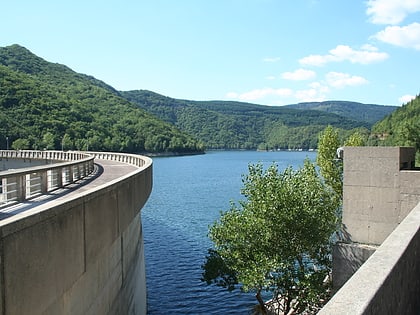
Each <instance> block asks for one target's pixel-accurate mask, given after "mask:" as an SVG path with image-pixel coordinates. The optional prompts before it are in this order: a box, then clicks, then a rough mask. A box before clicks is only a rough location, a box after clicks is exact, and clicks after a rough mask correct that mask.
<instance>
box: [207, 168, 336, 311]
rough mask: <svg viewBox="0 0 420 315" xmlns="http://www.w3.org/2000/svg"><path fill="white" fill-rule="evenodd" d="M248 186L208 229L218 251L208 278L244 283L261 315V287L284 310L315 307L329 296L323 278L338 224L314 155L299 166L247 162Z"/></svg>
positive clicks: (231, 285) (211, 260)
mask: <svg viewBox="0 0 420 315" xmlns="http://www.w3.org/2000/svg"><path fill="white" fill-rule="evenodd" d="M243 185H244V186H243V189H242V191H241V193H242V194H243V195H244V197H245V198H246V199H245V200H242V201H240V202H239V204H234V203H232V204H231V208H230V209H229V210H228V211H226V212H224V213H222V215H221V217H220V220H219V221H217V222H215V223H214V224H213V225H212V226H211V227H210V230H209V237H210V239H211V240H212V242H213V243H214V249H212V250H211V251H210V252H209V256H208V257H207V261H206V264H204V266H203V269H204V273H203V279H204V280H206V281H207V282H208V283H216V284H218V285H224V286H226V287H228V288H230V289H233V288H234V287H235V284H237V283H240V285H241V288H242V289H243V290H245V291H254V292H256V297H257V300H258V301H259V305H260V308H261V311H262V312H263V313H264V312H266V311H267V304H265V303H264V302H263V300H262V295H261V293H262V292H263V291H268V292H271V294H272V297H273V299H274V301H275V302H276V303H274V305H276V307H277V308H278V313H279V314H288V312H289V311H290V310H291V309H294V311H295V312H296V313H299V312H301V311H303V310H304V309H305V308H307V307H308V305H316V304H317V303H319V301H320V299H322V298H323V297H324V295H325V294H326V288H325V287H324V283H323V280H324V278H325V276H326V275H327V274H328V272H329V270H330V257H329V250H330V247H329V245H330V243H329V242H330V236H331V234H332V233H333V231H334V229H335V224H336V216H335V210H336V209H335V208H336V204H335V202H334V200H333V199H334V198H333V196H332V191H331V189H327V188H326V187H325V185H324V182H323V180H322V179H321V178H320V177H319V175H318V173H317V171H316V169H315V165H314V164H312V163H311V162H310V161H309V160H306V161H305V163H304V165H303V167H301V168H300V169H298V170H296V171H295V170H293V169H292V168H290V167H289V168H287V169H285V170H284V171H283V172H279V171H278V168H277V166H276V165H275V164H273V165H272V166H270V167H269V168H268V169H267V170H264V168H263V166H262V164H257V165H250V166H249V174H248V175H247V176H245V177H244V178H243ZM297 301H298V302H299V303H296V302H297ZM273 307H274V306H273Z"/></svg>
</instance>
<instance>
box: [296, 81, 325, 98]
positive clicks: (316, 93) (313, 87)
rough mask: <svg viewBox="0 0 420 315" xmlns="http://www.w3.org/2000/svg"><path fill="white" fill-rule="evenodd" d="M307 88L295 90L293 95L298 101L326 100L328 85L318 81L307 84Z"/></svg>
mask: <svg viewBox="0 0 420 315" xmlns="http://www.w3.org/2000/svg"><path fill="white" fill-rule="evenodd" d="M309 87H310V88H309V89H306V90H299V91H296V93H295V97H296V99H297V100H298V101H299V102H322V101H325V100H326V94H327V93H328V92H329V91H330V89H329V87H328V86H326V85H322V84H321V83H319V82H312V83H311V84H309Z"/></svg>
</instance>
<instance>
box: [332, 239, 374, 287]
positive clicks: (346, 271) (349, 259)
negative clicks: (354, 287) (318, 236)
mask: <svg viewBox="0 0 420 315" xmlns="http://www.w3.org/2000/svg"><path fill="white" fill-rule="evenodd" d="M375 250H376V247H374V246H368V245H361V244H347V243H337V244H335V245H334V246H333V251H332V256H333V268H332V270H333V277H332V278H333V290H334V291H337V290H338V289H340V288H341V287H342V286H343V285H344V283H346V282H347V280H348V279H350V277H351V276H352V275H353V274H354V273H355V272H356V271H357V270H358V269H359V268H360V266H361V265H362V264H363V263H364V262H365V261H366V260H367V259H368V258H369V257H370V256H371V255H372V254H373V253H374V252H375Z"/></svg>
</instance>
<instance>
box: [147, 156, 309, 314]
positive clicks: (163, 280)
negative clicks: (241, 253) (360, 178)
mask: <svg viewBox="0 0 420 315" xmlns="http://www.w3.org/2000/svg"><path fill="white" fill-rule="evenodd" d="M306 157H309V158H311V159H314V158H315V153H314V152H253V151H221V152H209V153H207V154H205V155H199V156H184V157H166V158H154V159H153V163H154V164H153V165H154V166H153V172H154V186H153V192H152V195H151V196H150V198H149V200H148V202H147V204H146V206H145V207H144V208H143V210H142V221H143V235H144V244H145V256H146V277H147V289H148V314H150V315H157V314H249V313H250V309H251V308H252V306H253V305H255V304H256V300H255V298H254V296H253V294H244V293H240V292H239V291H238V292H235V291H234V292H228V291H226V290H225V289H223V288H219V287H216V286H207V285H206V284H205V283H203V282H201V281H200V277H201V273H202V270H201V265H202V264H203V262H204V259H205V256H206V253H207V249H208V248H209V247H211V242H210V241H209V239H208V238H207V231H208V226H209V225H211V224H212V223H213V222H214V221H215V220H216V219H217V218H218V217H219V216H220V211H221V210H227V209H229V204H230V201H231V200H234V201H237V200H239V199H241V195H240V189H241V187H242V175H243V174H247V172H248V164H249V163H254V164H255V163H257V162H263V163H264V164H265V165H267V166H268V165H271V163H272V162H274V161H275V162H276V163H277V164H278V166H279V168H280V169H283V168H285V167H287V166H289V165H292V166H294V167H297V166H300V165H302V163H303V160H304V159H305V158H306Z"/></svg>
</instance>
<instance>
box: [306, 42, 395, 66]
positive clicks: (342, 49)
mask: <svg viewBox="0 0 420 315" xmlns="http://www.w3.org/2000/svg"><path fill="white" fill-rule="evenodd" d="M387 58H388V54H387V53H384V52H378V50H377V48H376V47H374V46H372V45H364V46H363V47H362V48H361V49H360V50H354V49H353V48H351V47H349V46H346V45H338V46H337V47H335V48H333V49H331V50H330V51H329V54H328V55H310V56H307V57H304V58H302V59H300V60H299V63H300V64H302V65H311V66H323V65H325V64H326V63H329V62H341V61H350V62H351V63H360V64H370V63H373V62H379V61H383V60H385V59H387Z"/></svg>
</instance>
